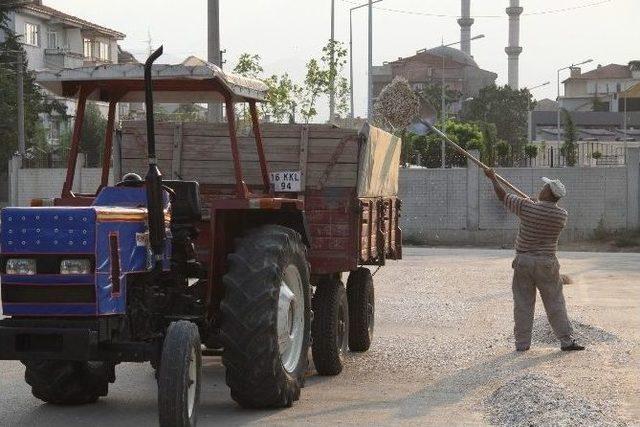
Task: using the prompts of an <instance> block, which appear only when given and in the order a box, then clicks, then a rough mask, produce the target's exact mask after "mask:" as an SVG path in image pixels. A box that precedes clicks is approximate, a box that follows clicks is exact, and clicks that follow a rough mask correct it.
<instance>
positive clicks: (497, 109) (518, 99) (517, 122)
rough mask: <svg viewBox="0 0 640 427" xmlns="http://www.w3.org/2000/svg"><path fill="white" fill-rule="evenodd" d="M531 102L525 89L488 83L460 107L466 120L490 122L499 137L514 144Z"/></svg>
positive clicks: (521, 132) (520, 135) (524, 129)
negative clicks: (489, 84) (488, 84)
mask: <svg viewBox="0 0 640 427" xmlns="http://www.w3.org/2000/svg"><path fill="white" fill-rule="evenodd" d="M534 106H535V101H534V100H533V97H532V96H531V93H530V92H529V90H528V89H520V90H514V89H511V88H510V87H509V86H500V87H498V86H496V85H491V86H487V87H485V88H483V89H480V92H479V93H478V96H476V97H474V99H472V100H471V101H469V102H467V103H465V105H464V107H463V110H462V111H463V117H464V118H465V119H466V120H475V121H485V122H489V123H493V124H494V125H495V126H496V132H497V137H498V138H499V139H503V140H506V141H508V142H509V143H510V144H512V145H516V144H518V143H519V141H520V140H521V138H523V137H524V136H526V135H527V121H528V112H529V111H530V110H531V109H532V108H533V107H534Z"/></svg>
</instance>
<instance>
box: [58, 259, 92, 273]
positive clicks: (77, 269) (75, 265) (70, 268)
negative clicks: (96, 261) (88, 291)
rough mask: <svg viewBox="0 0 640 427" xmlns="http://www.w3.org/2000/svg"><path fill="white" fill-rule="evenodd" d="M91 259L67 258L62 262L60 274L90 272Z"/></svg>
mask: <svg viewBox="0 0 640 427" xmlns="http://www.w3.org/2000/svg"><path fill="white" fill-rule="evenodd" d="M90 273H91V261H89V260H88V259H65V260H62V262H61V263H60V274H90Z"/></svg>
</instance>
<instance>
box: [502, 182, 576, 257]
mask: <svg viewBox="0 0 640 427" xmlns="http://www.w3.org/2000/svg"><path fill="white" fill-rule="evenodd" d="M504 205H505V206H506V207H507V209H508V210H510V211H511V212H513V213H514V214H516V215H518V217H519V218H520V229H519V230H518V237H517V238H516V252H517V253H528V254H532V255H555V253H556V251H557V250H558V238H559V237H560V232H562V229H563V228H564V226H565V224H566V223H567V217H568V216H569V214H568V213H567V211H565V210H564V209H562V208H561V207H559V206H558V205H557V204H555V203H553V202H542V201H533V200H531V199H527V198H524V197H519V196H517V195H515V194H507V196H506V197H505V199H504Z"/></svg>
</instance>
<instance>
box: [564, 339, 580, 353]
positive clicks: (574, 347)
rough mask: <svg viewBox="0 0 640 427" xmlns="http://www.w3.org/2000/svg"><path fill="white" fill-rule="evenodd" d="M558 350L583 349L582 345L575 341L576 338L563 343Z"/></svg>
mask: <svg viewBox="0 0 640 427" xmlns="http://www.w3.org/2000/svg"><path fill="white" fill-rule="evenodd" d="M560 350H562V351H582V350H584V346H582V345H578V343H576V340H573V341H571V344H569V345H563V346H562V347H560Z"/></svg>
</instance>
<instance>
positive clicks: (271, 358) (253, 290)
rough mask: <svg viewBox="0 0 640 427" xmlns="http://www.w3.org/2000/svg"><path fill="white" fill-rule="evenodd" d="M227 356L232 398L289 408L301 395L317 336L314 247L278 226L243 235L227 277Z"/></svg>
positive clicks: (242, 402)
mask: <svg viewBox="0 0 640 427" xmlns="http://www.w3.org/2000/svg"><path fill="white" fill-rule="evenodd" d="M223 281H224V286H225V297H224V300H223V301H222V303H221V309H222V316H223V317H222V324H221V334H222V338H223V344H224V352H223V354H222V362H223V363H224V365H225V367H226V379H227V385H228V386H229V388H230V389H231V397H232V398H233V400H235V401H236V402H238V403H239V404H240V405H241V406H243V407H247V408H266V407H288V406H291V405H292V404H293V402H294V401H295V400H298V399H299V398H300V388H301V387H302V386H303V382H304V375H305V372H306V370H307V365H308V357H307V354H308V352H309V345H310V336H311V291H310V285H309V264H308V262H307V258H306V247H305V246H304V244H303V243H302V238H301V237H300V235H299V234H298V233H296V232H295V231H293V230H291V229H289V228H285V227H281V226H275V225H269V226H264V227H261V228H258V229H255V230H252V231H250V232H249V233H248V234H247V235H246V236H245V237H243V238H241V239H238V240H237V241H236V250H235V252H234V253H232V254H231V255H229V271H228V273H227V274H226V275H225V276H224V279H223Z"/></svg>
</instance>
